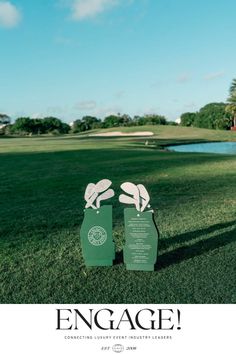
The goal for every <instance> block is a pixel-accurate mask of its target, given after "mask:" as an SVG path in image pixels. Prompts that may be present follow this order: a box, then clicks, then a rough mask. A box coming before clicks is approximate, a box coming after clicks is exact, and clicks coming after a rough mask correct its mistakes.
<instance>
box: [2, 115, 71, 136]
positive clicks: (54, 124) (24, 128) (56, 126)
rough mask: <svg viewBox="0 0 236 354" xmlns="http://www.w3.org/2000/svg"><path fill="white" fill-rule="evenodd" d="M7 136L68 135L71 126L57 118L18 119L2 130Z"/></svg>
mask: <svg viewBox="0 0 236 354" xmlns="http://www.w3.org/2000/svg"><path fill="white" fill-rule="evenodd" d="M2 130H3V132H4V133H5V134H6V135H10V134H19V135H33V134H67V133H69V131H70V126H69V125H68V124H66V123H63V122H62V121H61V120H60V119H58V118H55V117H46V118H43V119H31V118H29V117H22V118H17V119H16V121H15V123H14V124H8V125H6V126H5V127H4V129H2Z"/></svg>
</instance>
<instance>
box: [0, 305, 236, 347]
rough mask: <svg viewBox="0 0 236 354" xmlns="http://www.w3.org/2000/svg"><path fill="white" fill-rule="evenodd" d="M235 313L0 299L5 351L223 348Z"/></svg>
mask: <svg viewBox="0 0 236 354" xmlns="http://www.w3.org/2000/svg"><path fill="white" fill-rule="evenodd" d="M235 318H236V305H159V304H157V305H153V304H152V305H113V304H112V305H111V304H107V305H0V333H1V348H2V349H1V352H2V353H4V354H5V353H6V354H12V353H24V354H28V353H29V354H32V353H34V354H37V353H40V354H42V353H50V352H51V353H58V354H60V353H70V354H75V353H76V354H77V353H91V354H99V353H108V354H109V353H110V354H112V353H121V352H124V353H126V354H127V353H137V354H138V353H147V354H152V353H153V354H154V353H155V354H156V353H158V352H160V353H181V354H184V353H186V354H190V353H191V354H192V353H198V354H199V353H206V352H207V351H209V352H211V353H213V352H214V351H216V352H217V353H220V352H225V348H226V347H228V348H231V349H232V348H234V347H235Z"/></svg>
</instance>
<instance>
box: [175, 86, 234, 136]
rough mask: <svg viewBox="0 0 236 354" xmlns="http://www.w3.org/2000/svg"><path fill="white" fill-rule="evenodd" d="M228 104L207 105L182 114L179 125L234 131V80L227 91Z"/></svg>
mask: <svg viewBox="0 0 236 354" xmlns="http://www.w3.org/2000/svg"><path fill="white" fill-rule="evenodd" d="M227 101H228V103H223V102H220V103H218V102H216V103H209V104H207V105H206V106H204V107H202V108H201V109H200V110H199V111H198V112H187V113H183V114H182V115H181V117H180V120H181V125H183V126H186V127H198V128H207V129H225V130H227V129H232V127H234V128H235V129H236V79H234V80H233V81H232V84H231V86H230V90H229V97H228V100H227Z"/></svg>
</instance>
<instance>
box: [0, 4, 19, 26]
mask: <svg viewBox="0 0 236 354" xmlns="http://www.w3.org/2000/svg"><path fill="white" fill-rule="evenodd" d="M21 17H22V16H21V13H20V11H19V10H18V9H17V7H16V6H15V5H13V4H12V3H11V2H9V1H0V27H4V28H12V27H15V26H17V25H18V24H19V22H20V20H21Z"/></svg>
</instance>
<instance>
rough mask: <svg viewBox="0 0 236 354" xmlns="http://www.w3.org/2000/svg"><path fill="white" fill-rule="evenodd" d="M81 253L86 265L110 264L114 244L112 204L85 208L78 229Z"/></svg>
mask: <svg viewBox="0 0 236 354" xmlns="http://www.w3.org/2000/svg"><path fill="white" fill-rule="evenodd" d="M80 239H81V246H82V253H83V257H84V261H85V265H86V266H88V267H89V266H112V265H113V260H114V259H115V245H114V242H113V239H112V206H111V205H105V206H102V207H101V208H99V209H96V210H94V209H85V211H84V220H83V223H82V226H81V230H80Z"/></svg>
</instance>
